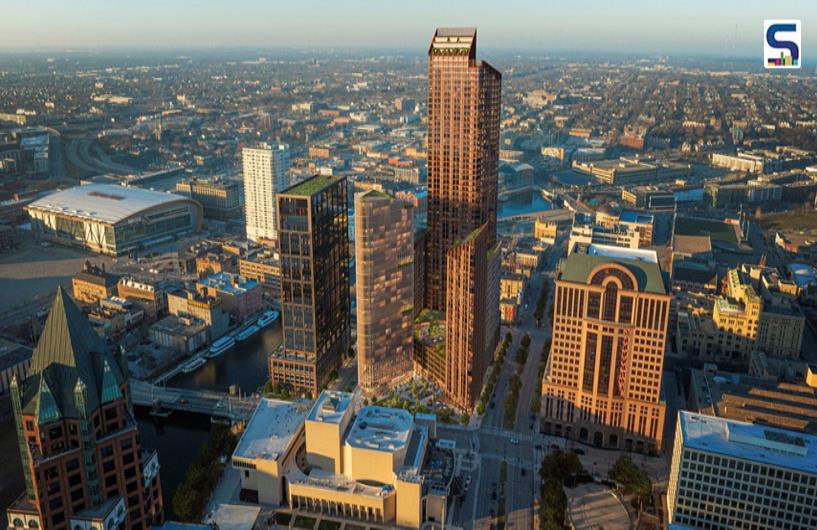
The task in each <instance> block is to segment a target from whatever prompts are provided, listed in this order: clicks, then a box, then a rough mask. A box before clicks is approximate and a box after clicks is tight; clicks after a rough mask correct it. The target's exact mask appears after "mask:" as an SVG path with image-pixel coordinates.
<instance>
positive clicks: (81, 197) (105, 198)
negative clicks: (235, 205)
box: [28, 184, 194, 224]
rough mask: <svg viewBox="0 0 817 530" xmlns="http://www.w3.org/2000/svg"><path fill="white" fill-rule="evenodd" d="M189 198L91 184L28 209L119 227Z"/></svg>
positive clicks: (35, 202) (31, 205)
mask: <svg viewBox="0 0 817 530" xmlns="http://www.w3.org/2000/svg"><path fill="white" fill-rule="evenodd" d="M172 202H194V201H192V200H191V199H189V198H187V197H183V196H181V195H174V194H172V193H163V192H159V191H151V190H146V189H142V188H131V187H125V186H117V185H115V184H88V185H86V186H75V187H73V188H68V189H66V190H62V191H57V192H54V193H52V194H50V195H46V196H45V197H43V198H41V199H38V200H36V201H34V202H32V203H31V204H29V205H28V208H29V209H33V210H40V211H46V212H53V213H58V214H63V215H66V216H71V217H79V218H82V219H90V220H94V221H98V222H100V223H108V224H116V223H118V222H120V221H123V220H125V219H127V218H128V217H131V216H133V215H136V214H138V213H140V212H142V211H144V210H147V209H148V208H153V207H155V206H159V205H162V204H168V203H172Z"/></svg>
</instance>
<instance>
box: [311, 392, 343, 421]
mask: <svg viewBox="0 0 817 530" xmlns="http://www.w3.org/2000/svg"><path fill="white" fill-rule="evenodd" d="M351 404H352V394H351V393H349V392H340V391H338V390H324V391H323V392H321V395H320V396H318V400H317V401H315V405H314V406H313V407H312V410H311V411H309V421H317V422H320V423H340V421H341V420H342V419H343V417H344V416H345V415H346V412H347V411H348V410H349V406H350V405H351Z"/></svg>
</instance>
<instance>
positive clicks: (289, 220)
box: [270, 175, 350, 396]
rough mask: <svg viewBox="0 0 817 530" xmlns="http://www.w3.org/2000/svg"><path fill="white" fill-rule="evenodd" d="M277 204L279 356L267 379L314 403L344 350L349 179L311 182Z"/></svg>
mask: <svg viewBox="0 0 817 530" xmlns="http://www.w3.org/2000/svg"><path fill="white" fill-rule="evenodd" d="M277 199H278V222H279V226H280V232H279V237H278V245H277V249H278V252H279V255H280V261H281V322H282V326H283V334H284V344H283V346H284V349H283V352H281V353H276V354H274V355H272V356H271V357H270V379H271V380H272V383H273V384H279V385H284V386H288V387H290V388H292V389H294V390H298V391H303V392H310V393H311V394H312V395H313V396H317V395H318V390H319V389H320V387H321V386H322V385H324V384H325V383H327V382H328V381H329V380H330V377H331V375H332V373H333V372H334V371H336V370H337V369H338V368H339V367H340V363H341V359H342V356H343V354H344V353H346V352H347V351H348V350H349V342H350V333H349V228H348V224H349V218H348V213H347V208H348V203H347V201H348V192H347V190H346V177H332V176H324V175H316V176H314V177H312V178H310V179H308V180H305V181H303V182H301V183H299V184H296V185H294V186H291V187H290V188H288V189H286V190H284V191H283V192H281V193H279V194H278V197H277Z"/></svg>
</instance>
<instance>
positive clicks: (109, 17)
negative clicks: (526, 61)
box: [0, 0, 817, 60]
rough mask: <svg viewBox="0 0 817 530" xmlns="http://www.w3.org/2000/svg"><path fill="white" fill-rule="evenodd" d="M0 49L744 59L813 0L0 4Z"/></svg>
mask: <svg viewBox="0 0 817 530" xmlns="http://www.w3.org/2000/svg"><path fill="white" fill-rule="evenodd" d="M0 3H2V8H0V13H2V18H3V20H4V22H3V24H2V31H0V51H15V50H62V49H113V48H175V49H179V48H182V49H184V48H214V47H215V48H220V47H264V48H279V47H287V48H291V47H327V48H337V47H367V48H368V47H371V48H384V49H413V48H418V49H423V48H425V47H427V46H428V42H429V40H430V38H431V35H432V33H433V31H434V28H435V27H438V26H476V27H477V28H478V36H479V46H480V48H483V49H486V48H487V49H497V50H499V49H502V50H512V49H519V50H545V51H547V50H553V51H591V52H605V51H606V52H619V53H633V54H641V55H649V54H675V55H677V54H689V55H697V54H707V55H718V56H722V55H731V56H747V57H748V56H752V55H754V54H757V53H760V50H762V33H763V20H764V19H766V18H776V19H787V18H795V19H800V20H801V21H802V23H803V28H804V31H803V57H804V58H806V59H807V60H808V58H809V54H810V50H812V49H813V50H817V2H815V1H814V0H800V1H797V0H767V1H765V2H760V1H757V0H742V1H741V0H674V1H667V0H633V1H621V0H619V1H613V0H607V1H603V0H561V1H558V2H554V1H552V0H538V1H536V0H471V1H459V0H457V1H451V0H0Z"/></svg>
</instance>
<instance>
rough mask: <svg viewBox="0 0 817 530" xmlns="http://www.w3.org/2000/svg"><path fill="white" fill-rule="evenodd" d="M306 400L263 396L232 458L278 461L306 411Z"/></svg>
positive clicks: (302, 420)
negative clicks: (287, 399) (285, 399)
mask: <svg viewBox="0 0 817 530" xmlns="http://www.w3.org/2000/svg"><path fill="white" fill-rule="evenodd" d="M309 404H310V403H309V402H308V401H300V400H299V401H293V402H289V401H280V400H277V399H266V398H263V399H261V401H260V402H259V403H258V407H257V408H256V409H255V412H253V414H252V417H251V418H250V421H249V422H248V423H247V428H246V429H245V430H244V434H243V435H242V436H241V440H239V442H238V445H237V446H236V448H235V451H234V452H233V457H239V458H247V459H256V458H258V459H263V460H277V459H278V457H279V455H281V454H283V453H284V452H285V451H286V449H287V448H288V447H289V444H290V443H291V442H292V438H293V436H294V435H295V433H296V432H297V431H298V428H299V427H300V426H301V424H302V423H303V422H304V418H306V415H307V412H309Z"/></svg>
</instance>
